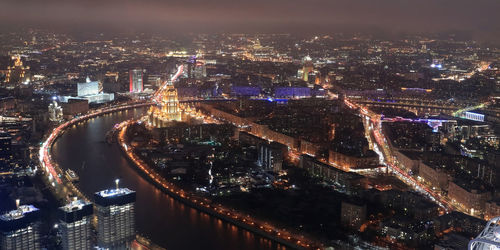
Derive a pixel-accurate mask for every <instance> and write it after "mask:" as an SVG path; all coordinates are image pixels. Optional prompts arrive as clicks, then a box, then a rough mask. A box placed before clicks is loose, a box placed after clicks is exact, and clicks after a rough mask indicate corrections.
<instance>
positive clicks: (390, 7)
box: [0, 0, 500, 40]
mask: <svg viewBox="0 0 500 250" xmlns="http://www.w3.org/2000/svg"><path fill="white" fill-rule="evenodd" d="M499 11H500V1H499V0H300V1H299V0H245V1H243V0H187V1H186V0H171V1H166V0H43V1H40V0H1V3H0V21H1V24H2V26H4V27H8V26H10V25H12V24H21V25H28V26H47V27H60V28H71V27H77V28H78V29H86V30H89V31H90V30H93V29H114V30H127V29H151V30H159V31H166V32H181V31H188V32H201V31H206V32H221V31H224V32H226V31H228V32H280V31H283V32H295V33H300V32H304V33H315V32H336V31H358V30H359V31H369V30H380V31H385V32H407V33H416V32H455V31H458V32H462V31H465V32H473V33H474V34H476V35H478V36H481V37H483V38H486V39H491V40H495V39H499V34H500V14H499Z"/></svg>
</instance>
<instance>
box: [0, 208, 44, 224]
mask: <svg viewBox="0 0 500 250" xmlns="http://www.w3.org/2000/svg"><path fill="white" fill-rule="evenodd" d="M38 210H39V209H38V208H36V207H35V206H33V205H22V206H19V208H18V209H14V210H12V211H9V212H7V213H5V214H2V215H0V220H3V221H13V220H18V219H21V218H23V217H24V216H25V215H26V214H28V213H31V212H35V211H38Z"/></svg>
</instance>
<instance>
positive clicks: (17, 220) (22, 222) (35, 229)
mask: <svg viewBox="0 0 500 250" xmlns="http://www.w3.org/2000/svg"><path fill="white" fill-rule="evenodd" d="M17 203H18V204H19V201H17ZM39 217H40V210H39V209H38V208H36V207H34V206H33V205H22V206H19V205H18V207H17V209H14V210H12V211H9V212H6V213H5V214H2V215H0V233H1V234H0V249H5V250H10V249H23V250H32V249H33V250H34V249H40V242H39V238H40V236H39Z"/></svg>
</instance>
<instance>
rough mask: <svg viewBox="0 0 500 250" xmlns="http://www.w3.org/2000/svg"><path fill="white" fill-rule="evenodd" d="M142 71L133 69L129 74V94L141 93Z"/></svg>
mask: <svg viewBox="0 0 500 250" xmlns="http://www.w3.org/2000/svg"><path fill="white" fill-rule="evenodd" d="M143 77H144V75H143V71H142V69H133V70H130V72H129V78H130V92H135V93H137V92H142V91H143V88H144V86H143V82H142V81H143Z"/></svg>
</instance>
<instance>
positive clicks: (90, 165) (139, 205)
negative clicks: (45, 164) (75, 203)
mask: <svg viewBox="0 0 500 250" xmlns="http://www.w3.org/2000/svg"><path fill="white" fill-rule="evenodd" d="M144 110H145V109H144V108H137V109H131V110H126V111H120V112H115V113H111V114H106V115H103V116H99V117H96V118H92V119H89V120H88V121H86V122H83V123H80V124H78V125H76V126H72V127H71V128H68V129H67V131H66V132H65V133H64V134H62V135H61V136H60V137H59V138H58V139H57V141H56V142H55V143H54V145H53V147H52V154H53V159H54V160H55V161H56V162H58V163H59V165H60V166H61V167H62V168H63V169H67V168H70V169H73V170H74V171H75V172H76V173H77V174H78V176H79V177H80V182H79V184H77V186H78V187H79V188H80V190H81V191H82V192H83V193H84V194H86V195H87V196H88V197H93V193H94V192H97V191H99V190H102V189H106V188H110V187H113V185H114V180H115V179H116V178H120V186H123V187H128V188H130V189H132V190H135V191H136V192H137V201H136V225H137V231H138V233H140V234H142V235H144V236H146V237H148V238H150V239H151V240H152V241H153V242H154V243H156V244H158V245H160V246H162V247H164V248H166V249H168V250H177V249H179V250H181V249H182V250H184V249H217V250H225V249H227V250H233V249H241V250H246V249H248V250H250V249H280V248H283V247H281V246H279V245H277V244H275V243H273V242H271V241H270V240H267V239H264V238H261V237H259V236H256V235H254V234H253V233H250V232H248V231H245V230H242V229H239V228H237V227H236V226H234V225H231V224H228V223H225V222H223V221H221V220H220V219H217V218H213V217H210V216H209V215H207V214H204V213H201V212H198V211H197V210H195V209H193V208H190V207H188V206H186V205H184V204H182V203H181V202H179V201H176V200H174V199H173V198H171V197H169V196H168V195H166V194H164V193H162V192H161V191H160V190H159V189H157V188H156V187H155V186H154V185H152V184H150V183H149V182H147V181H146V180H144V179H143V178H142V177H141V176H140V175H139V174H138V173H137V172H136V171H135V169H134V168H133V166H131V165H130V162H129V161H127V160H126V158H125V156H124V155H123V154H122V153H121V151H120V149H119V148H118V146H117V145H116V144H113V145H109V144H107V143H106V142H105V134H106V132H107V131H109V130H110V129H111V128H112V127H113V126H114V125H115V124H116V123H119V122H122V121H124V120H127V119H131V118H138V117H140V116H142V115H143V114H144Z"/></svg>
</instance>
